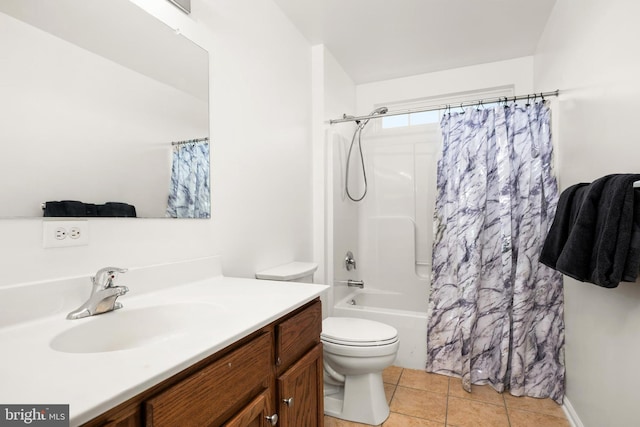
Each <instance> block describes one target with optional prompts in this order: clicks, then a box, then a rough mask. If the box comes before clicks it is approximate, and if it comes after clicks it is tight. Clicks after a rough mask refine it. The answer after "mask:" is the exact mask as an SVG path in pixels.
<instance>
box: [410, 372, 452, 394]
mask: <svg viewBox="0 0 640 427" xmlns="http://www.w3.org/2000/svg"><path fill="white" fill-rule="evenodd" d="M398 385H401V386H403V387H409V388H417V389H419V390H426V391H431V392H434V393H445V394H446V393H447V391H448V390H449V377H447V376H444V375H438V374H432V373H430V372H425V371H420V370H417V369H405V370H403V371H402V375H401V376H400V382H399V383H398Z"/></svg>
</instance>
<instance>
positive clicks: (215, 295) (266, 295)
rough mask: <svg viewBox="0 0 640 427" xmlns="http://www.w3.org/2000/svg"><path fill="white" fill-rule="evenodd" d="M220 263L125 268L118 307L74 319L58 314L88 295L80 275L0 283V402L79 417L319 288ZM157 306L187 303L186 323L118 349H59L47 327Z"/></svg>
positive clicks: (58, 329) (55, 330) (58, 328)
mask: <svg viewBox="0 0 640 427" xmlns="http://www.w3.org/2000/svg"><path fill="white" fill-rule="evenodd" d="M219 263H220V261H219V258H218V257H210V258H202V259H199V260H195V261H188V262H181V263H175V264H171V265H162V266H154V267H149V268H137V269H135V268H134V269H131V270H130V271H129V272H128V273H126V274H122V275H121V276H119V277H118V283H117V284H121V285H125V286H127V287H128V288H129V290H130V291H129V293H128V294H126V295H124V296H121V297H120V298H119V299H118V301H120V302H121V303H122V304H123V306H124V307H123V308H122V309H120V310H117V311H114V312H110V313H105V314H101V315H98V316H92V317H88V318H85V319H79V320H67V319H66V315H67V313H68V312H69V311H71V310H73V309H74V308H76V307H77V306H78V305H80V304H81V303H82V302H84V300H85V299H86V297H88V295H89V292H90V288H91V284H90V280H89V278H88V277H84V278H71V279H66V280H59V281H55V282H42V283H32V284H22V285H15V286H12V287H10V288H6V289H3V290H2V291H0V341H1V342H2V344H3V345H2V347H3V351H2V356H0V357H1V359H0V360H1V362H2V363H0V378H2V382H3V384H4V386H3V387H2V388H0V402H2V403H3V404H69V405H70V424H71V425H72V426H75V425H78V424H81V423H84V422H86V421H88V420H90V419H92V418H94V417H96V416H97V415H99V414H101V413H103V412H105V411H106V410H108V409H110V408H112V407H114V406H116V405H118V404H120V403H122V402H124V401H126V400H128V399H129V398H131V397H133V396H135V395H137V394H139V393H140V392H142V391H144V390H146V389H148V388H149V387H151V386H153V385H155V384H158V383H159V382H161V381H163V380H165V379H167V378H169V377H171V376H172V375H174V374H176V373H178V372H180V371H181V370H183V369H185V368H187V367H188V366H190V365H193V364H194V363H196V362H198V361H200V360H202V359H204V358H206V357H207V356H210V355H212V354H214V353H216V352H217V351H219V350H221V349H223V348H224V347H226V346H228V345H229V344H232V343H233V342H235V341H237V340H239V339H241V338H243V337H245V336H247V335H249V334H251V333H252V332H254V331H256V330H258V329H260V328H262V327H264V326H266V325H268V324H269V323H271V322H273V321H274V320H276V319H278V318H280V317H282V316H283V315H284V314H286V313H288V312H290V311H291V310H293V309H295V308H298V307H301V306H302V305H304V304H305V303H307V302H309V301H311V300H313V299H314V298H316V297H317V296H319V295H320V294H321V293H322V292H323V291H324V290H325V289H326V288H327V286H324V285H314V284H302V283H286V282H272V281H265V280H253V279H239V278H229V277H224V276H222V275H221V273H220V267H219ZM122 267H126V266H122ZM161 306H165V309H166V310H167V311H170V310H172V309H175V308H178V309H180V307H182V308H185V307H193V308H194V312H193V316H191V315H190V314H189V313H185V317H189V318H192V322H193V324H187V327H184V325H185V322H188V321H185V320H181V321H180V324H181V325H182V327H180V328H173V327H172V325H171V324H169V325H162V324H161V323H158V325H157V326H158V328H159V329H163V328H166V330H167V331H168V332H167V334H166V335H163V334H159V335H158V334H156V335H155V336H154V338H153V339H150V340H148V341H146V342H145V343H144V344H142V345H139V346H137V347H136V346H133V347H131V346H129V348H126V349H123V350H118V351H106V352H93V353H90V352H87V353H67V352H62V351H56V350H54V349H52V347H51V342H52V340H53V339H54V337H56V336H57V335H59V334H61V333H64V332H65V331H68V330H70V329H71V328H74V327H78V326H80V325H87V324H89V323H91V322H99V321H100V322H105V321H106V320H107V319H108V316H111V317H112V318H115V316H121V315H124V314H130V313H132V312H133V311H135V310H137V311H138V313H144V311H143V310H148V312H154V314H157V313H158V312H159V311H160V312H162V311H161V310H158V307H161ZM134 317H135V316H134ZM167 317H168V318H171V316H167ZM157 318H158V317H157V316H154V317H153V318H152V319H150V321H155V320H156V319H157ZM174 318H175V316H174ZM143 322H144V319H141V320H140V323H143ZM147 327H148V325H145V328H147ZM131 328H132V329H136V325H131ZM147 329H148V328H147ZM91 341H93V337H92V339H91ZM79 347H82V345H79Z"/></svg>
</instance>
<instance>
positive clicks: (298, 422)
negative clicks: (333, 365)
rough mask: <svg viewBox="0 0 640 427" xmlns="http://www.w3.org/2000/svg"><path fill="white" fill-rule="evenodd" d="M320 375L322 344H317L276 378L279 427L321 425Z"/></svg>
mask: <svg viewBox="0 0 640 427" xmlns="http://www.w3.org/2000/svg"><path fill="white" fill-rule="evenodd" d="M322 375H323V372H322V344H318V345H316V346H315V347H314V348H313V349H312V350H310V351H309V352H308V353H307V354H305V355H304V356H303V357H302V358H301V359H300V360H298V361H297V362H296V363H295V364H294V365H293V366H291V368H289V369H288V370H287V371H286V372H285V373H284V374H282V375H281V376H280V377H278V394H277V406H278V414H279V415H280V424H279V425H280V427H300V426H305V427H322V426H323V424H324V406H323V402H324V396H323V392H322V390H323V382H322V381H323V379H322Z"/></svg>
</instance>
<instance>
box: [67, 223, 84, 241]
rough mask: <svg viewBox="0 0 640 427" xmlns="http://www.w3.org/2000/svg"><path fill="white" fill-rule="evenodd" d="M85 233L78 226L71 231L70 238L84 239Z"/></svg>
mask: <svg viewBox="0 0 640 427" xmlns="http://www.w3.org/2000/svg"><path fill="white" fill-rule="evenodd" d="M83 234H84V233H82V229H81V228H80V227H78V226H73V227H71V228H70V229H69V237H71V238H72V239H79V238H81V237H82V235H83Z"/></svg>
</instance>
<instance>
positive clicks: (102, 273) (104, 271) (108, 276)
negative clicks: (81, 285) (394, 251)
mask: <svg viewBox="0 0 640 427" xmlns="http://www.w3.org/2000/svg"><path fill="white" fill-rule="evenodd" d="M126 272H127V269H126V268H120V267H104V268H101V269H100V270H98V272H97V273H96V275H95V276H93V277H92V278H91V281H92V282H93V284H94V285H97V286H100V287H101V288H103V289H106V288H110V287H111V286H113V280H114V279H115V278H116V274H117V273H126Z"/></svg>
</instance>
